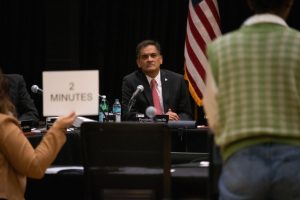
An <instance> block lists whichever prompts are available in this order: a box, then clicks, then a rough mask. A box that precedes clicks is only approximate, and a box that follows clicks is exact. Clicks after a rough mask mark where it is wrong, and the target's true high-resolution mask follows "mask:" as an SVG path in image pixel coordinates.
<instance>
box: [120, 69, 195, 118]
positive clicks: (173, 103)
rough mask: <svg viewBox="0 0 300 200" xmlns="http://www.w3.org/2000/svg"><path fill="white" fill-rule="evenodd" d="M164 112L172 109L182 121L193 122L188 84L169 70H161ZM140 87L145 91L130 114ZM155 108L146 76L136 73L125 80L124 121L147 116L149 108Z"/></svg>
mask: <svg viewBox="0 0 300 200" xmlns="http://www.w3.org/2000/svg"><path fill="white" fill-rule="evenodd" d="M160 75H161V83H162V96H163V104H164V112H165V113H166V112H168V109H169V108H171V109H172V111H173V112H176V113H177V114H178V115H179V117H180V119H181V120H191V119H192V118H191V116H192V112H191V103H190V96H189V93H188V89H187V84H186V82H185V81H184V79H183V76H182V75H181V74H177V73H175V72H172V71H169V70H163V69H161V70H160ZM138 85H143V86H144V91H143V92H142V93H140V94H138V95H137V97H136V102H135V104H134V106H133V107H132V109H131V112H130V113H128V103H129V100H130V98H131V96H132V94H133V93H134V91H135V90H136V88H137V86H138ZM149 106H153V100H152V95H151V89H150V85H149V82H148V80H147V78H146V76H145V74H144V73H143V72H142V71H140V70H137V71H134V72H132V73H131V74H129V75H127V76H125V77H124V78H123V84H122V116H123V119H124V120H128V119H133V117H134V116H135V114H136V113H143V114H145V110H146V108H147V107H149Z"/></svg>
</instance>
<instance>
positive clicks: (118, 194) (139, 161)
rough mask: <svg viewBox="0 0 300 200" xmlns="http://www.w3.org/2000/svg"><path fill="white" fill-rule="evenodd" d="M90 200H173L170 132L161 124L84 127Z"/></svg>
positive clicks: (87, 192) (118, 124) (84, 163)
mask: <svg viewBox="0 0 300 200" xmlns="http://www.w3.org/2000/svg"><path fill="white" fill-rule="evenodd" d="M81 137H82V149H83V165H84V174H85V181H86V198H87V199H93V200H94V199H122V200H124V199H168V198H170V184H171V183H170V181H171V180H170V177H171V175H170V166H171V158H170V157H171V156H170V151H171V145H170V130H169V128H168V127H167V125H166V124H161V123H138V122H125V123H97V122H86V123H83V124H82V126H81Z"/></svg>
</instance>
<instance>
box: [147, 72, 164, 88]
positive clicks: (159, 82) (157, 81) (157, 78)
mask: <svg viewBox="0 0 300 200" xmlns="http://www.w3.org/2000/svg"><path fill="white" fill-rule="evenodd" d="M146 77H147V80H148V83H149V85H150V82H151V80H152V79H153V78H151V77H150V76H148V75H146ZM154 79H155V81H156V83H157V85H158V86H160V85H161V80H160V70H159V72H158V74H157V76H156V77H155V78H154Z"/></svg>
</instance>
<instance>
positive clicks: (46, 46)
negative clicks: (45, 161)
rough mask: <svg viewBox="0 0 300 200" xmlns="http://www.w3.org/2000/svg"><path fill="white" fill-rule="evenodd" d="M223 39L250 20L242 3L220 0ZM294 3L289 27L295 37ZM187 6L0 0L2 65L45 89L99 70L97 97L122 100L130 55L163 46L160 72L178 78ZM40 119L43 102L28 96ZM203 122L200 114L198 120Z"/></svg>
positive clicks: (126, 0) (181, 1) (180, 2)
mask: <svg viewBox="0 0 300 200" xmlns="http://www.w3.org/2000/svg"><path fill="white" fill-rule="evenodd" d="M218 2H219V10H220V15H221V23H222V24H221V26H222V31H223V33H227V32H229V31H231V30H233V29H236V28H238V27H239V26H240V25H241V23H242V22H243V21H244V20H245V19H246V18H247V17H248V16H249V15H250V14H251V11H250V10H249V9H248V8H247V6H246V3H245V2H246V1H244V0H218ZM299 4H300V3H299V2H297V1H295V5H294V8H293V10H292V13H291V15H290V17H289V19H288V23H289V25H290V26H292V27H294V28H296V29H300V21H299V14H298V12H297V11H298V10H299V8H300V5H299ZM187 11H188V0H175V1H174V0H151V1H143V0H39V1H34V0H26V1H19V0H1V1H0V27H1V37H0V65H1V66H2V68H3V70H4V72H6V73H20V74H23V75H24V78H25V80H26V81H27V84H28V89H30V86H31V85H32V84H37V85H39V86H40V87H42V71H45V70H70V69H71V70H78V69H100V77H101V82H100V90H101V91H100V93H101V94H105V95H107V97H108V100H109V102H110V103H113V101H114V99H115V98H120V97H121V84H122V78H123V76H124V75H126V74H128V73H130V72H132V71H133V70H135V69H136V64H135V59H136V56H135V47H136V44H137V43H138V42H140V41H141V40H144V39H154V40H157V41H159V42H160V43H161V46H162V50H163V51H162V53H163V56H164V64H163V66H162V67H163V68H166V69H170V70H173V71H175V72H178V73H183V64H184V40H185V32H186V17H187ZM32 96H33V98H34V100H35V102H36V104H37V107H38V109H39V111H40V113H41V114H42V97H41V96H38V95H34V94H33V95H32ZM200 114H201V115H203V113H200Z"/></svg>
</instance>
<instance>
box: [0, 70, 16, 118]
mask: <svg viewBox="0 0 300 200" xmlns="http://www.w3.org/2000/svg"><path fill="white" fill-rule="evenodd" d="M8 91H9V85H8V81H7V78H6V77H5V76H4V74H3V73H2V70H1V68H0V113H2V114H10V113H11V114H13V115H14V116H15V117H16V109H15V106H14V105H13V103H12V102H11V101H10V97H9V95H8Z"/></svg>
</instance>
